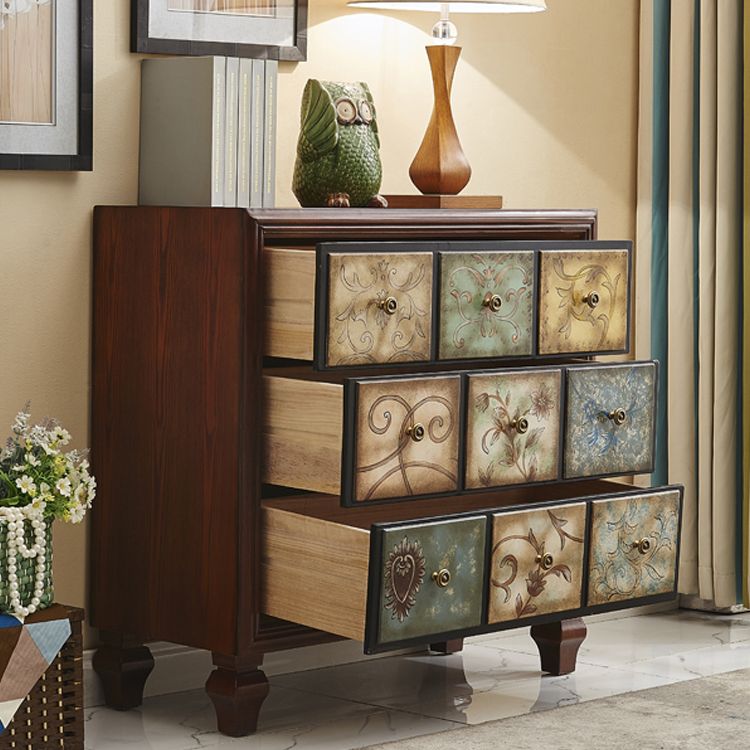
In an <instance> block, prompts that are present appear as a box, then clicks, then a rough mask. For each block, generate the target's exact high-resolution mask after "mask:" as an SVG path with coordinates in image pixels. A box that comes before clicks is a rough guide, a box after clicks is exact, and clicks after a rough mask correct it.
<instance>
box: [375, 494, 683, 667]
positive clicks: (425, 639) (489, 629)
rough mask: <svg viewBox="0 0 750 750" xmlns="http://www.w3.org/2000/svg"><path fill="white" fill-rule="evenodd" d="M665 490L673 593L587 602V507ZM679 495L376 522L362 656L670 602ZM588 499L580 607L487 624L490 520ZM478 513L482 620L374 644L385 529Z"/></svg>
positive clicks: (591, 499)
mask: <svg viewBox="0 0 750 750" xmlns="http://www.w3.org/2000/svg"><path fill="white" fill-rule="evenodd" d="M664 492H678V493H679V502H678V523H677V538H676V541H675V545H676V551H675V552H676V554H675V575H674V586H673V587H672V590H671V591H668V592H666V593H663V594H654V595H652V596H643V597H638V598H636V599H628V600H625V601H619V602H611V603H609V604H598V605H594V606H589V605H588V604H587V603H586V602H587V596H588V584H589V570H588V567H589V550H590V545H591V531H592V529H591V524H592V515H593V514H592V510H591V505H592V503H593V502H594V501H596V500H618V499H621V498H628V497H639V496H642V495H653V494H657V493H664ZM683 495H684V488H683V486H682V485H677V484H673V485H664V486H661V487H648V488H642V487H633V490H632V491H631V490H623V491H618V492H612V493H603V494H598V495H589V496H585V497H579V498H569V499H566V500H552V501H548V502H543V503H534V504H533V505H513V506H506V507H501V508H488V509H487V510H486V511H469V512H465V513H456V514H453V515H445V516H430V517H429V518H424V519H412V520H409V521H398V522H394V523H375V524H373V525H372V527H371V529H370V566H369V569H368V572H367V607H366V618H365V641H364V651H365V653H366V654H376V653H382V652H384V651H394V650H397V649H401V648H409V647H412V646H420V645H423V644H425V643H435V642H438V641H446V640H452V639H454V638H464V637H468V636H473V635H484V634H486V633H494V632H500V631H503V630H514V629H516V628H519V627H526V626H529V625H544V624H546V623H550V622H558V621H560V620H566V619H570V618H574V617H583V616H586V615H593V614H597V613H599V612H612V611H616V610H621V609H630V608H632V607H639V606H642V605H644V604H657V603H659V602H668V601H671V600H673V599H674V597H675V596H676V595H677V578H678V570H679V561H680V544H681V541H682V533H681V532H682V509H683ZM581 502H583V503H586V531H585V536H584V550H583V572H582V576H581V607H578V608H575V609H568V610H563V611H560V612H554V613H550V614H545V615H538V616H535V617H524V618H522V619H518V620H507V621H504V622H499V623H493V624H488V623H487V612H488V604H489V586H488V580H489V575H490V566H491V564H492V528H491V527H492V524H491V520H492V518H493V516H495V515H498V514H504V513H516V512H519V511H526V510H529V509H534V510H537V509H544V508H553V507H556V506H560V505H566V504H570V503H581ZM479 515H484V516H485V517H486V519H487V520H486V522H487V525H488V531H487V534H486V537H485V539H486V543H485V566H484V569H485V580H484V592H483V601H482V624H481V625H479V626H478V627H474V628H463V629H460V630H452V631H446V632H437V633H430V634H429V635H425V636H418V637H416V638H408V639H405V640H401V641H388V642H387V643H384V644H381V643H379V642H378V636H379V632H378V631H379V622H380V592H381V589H382V584H383V538H384V533H385V531H387V530H389V529H394V528H399V527H401V526H414V525H416V524H418V523H419V522H420V520H422V521H424V522H431V523H432V522H441V521H449V520H456V519H460V518H471V517H476V516H479Z"/></svg>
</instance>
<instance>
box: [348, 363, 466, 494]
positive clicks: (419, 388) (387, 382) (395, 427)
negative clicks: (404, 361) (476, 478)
mask: <svg viewBox="0 0 750 750" xmlns="http://www.w3.org/2000/svg"><path fill="white" fill-rule="evenodd" d="M460 392H461V380H460V377H459V376H458V375H450V376H447V377H435V378H429V377H427V378H424V377H423V378H414V379H403V378H393V379H385V378H384V379H382V380H374V381H373V380H368V381H364V382H359V383H357V407H356V412H355V420H356V423H355V425H354V437H355V457H354V467H355V468H354V482H353V484H354V500H355V501H360V502H361V501H368V500H379V499H384V498H390V497H403V496H409V495H423V494H428V493H430V494H431V493H438V492H451V491H454V490H456V489H457V488H458V453H459V432H460V429H459V422H460V408H459V404H460Z"/></svg>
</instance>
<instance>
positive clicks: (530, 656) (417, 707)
mask: <svg viewBox="0 0 750 750" xmlns="http://www.w3.org/2000/svg"><path fill="white" fill-rule="evenodd" d="M748 667H750V614H745V615H732V616H722V615H706V614H702V613H696V612H687V611H675V612H668V613H661V614H652V615H643V616H640V617H631V618H627V619H621V620H609V621H606V622H595V623H589V633H588V637H587V639H586V641H585V642H584V644H583V646H582V647H581V651H580V653H579V659H578V669H577V670H576V672H575V674H572V675H567V676H565V677H550V676H543V675H542V674H541V673H540V671H539V659H538V656H537V653H536V647H535V645H534V643H533V642H532V640H531V638H530V637H529V636H528V633H527V631H524V632H519V631H515V632H510V633H507V634H504V635H503V634H500V635H493V636H485V637H482V638H474V639H471V640H470V641H467V644H466V647H465V649H464V651H463V653H462V654H456V655H453V656H447V657H446V656H428V655H410V656H398V657H389V658H381V659H373V660H370V661H367V662H360V663H357V664H347V665H343V666H337V667H328V668H325V669H315V670H310V671H307V672H298V673H295V674H286V675H282V676H278V677H272V678H271V679H270V681H271V686H272V687H271V692H270V695H269V697H268V699H267V700H266V702H265V704H264V706H263V711H262V713H261V719H260V727H259V732H258V734H256V735H254V736H253V737H248V738H245V739H234V740H233V739H229V738H227V737H223V736H221V735H219V734H217V733H216V731H215V728H214V726H215V724H214V715H213V710H212V708H211V706H210V703H209V701H208V699H207V698H206V696H205V694H204V693H203V692H202V691H191V692H187V693H178V694H172V695H166V696H161V697H157V698H149V699H147V700H146V701H145V703H144V705H143V707H142V708H141V709H139V710H136V711H130V712H127V713H117V712H114V711H110V710H108V709H105V708H94V709H88V710H87V723H86V747H87V748H91V749H92V750H115V748H126V747H134V748H143V749H144V750H148V749H153V750H198V749H199V748H217V747H218V748H224V747H232V748H238V749H240V748H247V749H248V750H284V749H285V748H291V747H294V748H296V750H313V749H315V750H349V749H350V748H359V747H365V746H367V745H371V744H375V743H379V742H387V741H389V740H396V739H405V738H408V737H415V736H417V735H422V734H429V733H433V732H441V731H444V730H446V729H455V728H457V727H460V726H461V725H467V724H478V723H481V722H485V721H491V720H493V719H500V718H504V717H508V716H517V715H520V714H525V713H531V712H534V711H543V710H547V709H553V708H555V707H558V706H563V705H567V704H570V703H579V702H582V701H588V700H594V699H596V698H602V697H605V696H611V695H616V694H620V693H627V692H631V691H634V690H643V689H645V688H651V687H657V686H659V685H668V684H670V683H674V682H679V681H682V680H690V679H695V678H696V677H701V676H707V675H712V674H718V673H721V672H728V671H732V670H735V669H745V668H748Z"/></svg>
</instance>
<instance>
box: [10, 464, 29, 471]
mask: <svg viewBox="0 0 750 750" xmlns="http://www.w3.org/2000/svg"><path fill="white" fill-rule="evenodd" d="M28 468H29V467H28V466H26V464H16V465H15V466H13V467H11V471H26V469H28Z"/></svg>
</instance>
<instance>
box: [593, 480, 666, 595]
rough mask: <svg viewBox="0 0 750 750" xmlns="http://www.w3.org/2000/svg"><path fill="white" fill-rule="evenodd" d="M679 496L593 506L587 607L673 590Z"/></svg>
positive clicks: (657, 494)
mask: <svg viewBox="0 0 750 750" xmlns="http://www.w3.org/2000/svg"><path fill="white" fill-rule="evenodd" d="M679 520H680V493H679V491H678V490H668V491H665V492H654V493H653V494H646V495H634V496H633V497H625V498H619V499H616V500H597V501H596V502H594V503H593V504H592V521H591V547H590V552H589V591H588V604H589V606H593V605H597V604H608V603H610V602H621V601H626V600H628V599H640V598H641V597H645V596H654V595H657V594H666V593H669V592H671V591H673V590H674V587H675V578H676V563H677V542H678V534H679Z"/></svg>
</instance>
